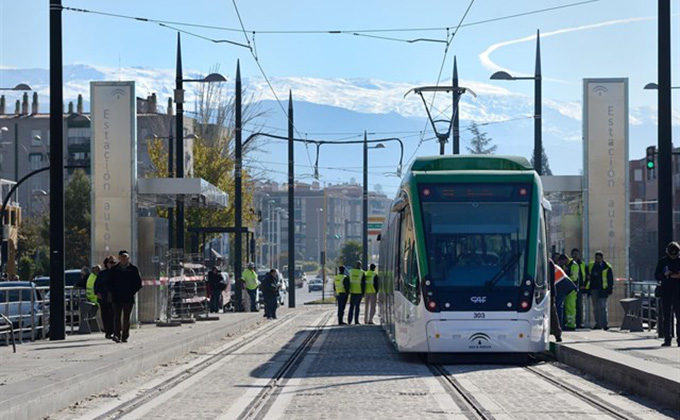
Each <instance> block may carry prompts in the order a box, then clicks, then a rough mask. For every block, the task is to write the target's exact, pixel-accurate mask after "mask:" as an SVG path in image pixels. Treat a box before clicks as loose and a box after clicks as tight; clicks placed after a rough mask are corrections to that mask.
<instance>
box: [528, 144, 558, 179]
mask: <svg viewBox="0 0 680 420" xmlns="http://www.w3.org/2000/svg"><path fill="white" fill-rule="evenodd" d="M530 162H531V166H534V155H531V159H530ZM541 166H542V167H543V175H548V176H552V174H553V173H552V170H550V163H549V162H548V155H546V154H545V148H544V147H541Z"/></svg>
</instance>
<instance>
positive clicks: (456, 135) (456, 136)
mask: <svg viewBox="0 0 680 420" xmlns="http://www.w3.org/2000/svg"><path fill="white" fill-rule="evenodd" d="M459 101H460V93H459V92H458V63H457V61H456V56H453V154H454V155H459V154H460V129H459V126H460V124H459V120H458V109H459V108H458V102H459Z"/></svg>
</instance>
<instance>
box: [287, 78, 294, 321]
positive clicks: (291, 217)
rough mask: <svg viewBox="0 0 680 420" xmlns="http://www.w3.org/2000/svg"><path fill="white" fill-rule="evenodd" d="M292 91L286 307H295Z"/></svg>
mask: <svg viewBox="0 0 680 420" xmlns="http://www.w3.org/2000/svg"><path fill="white" fill-rule="evenodd" d="M293 137H294V136H293V92H292V91H289V92H288V290H290V291H291V293H288V307H289V308H294V307H295V166H294V163H295V151H294V149H293Z"/></svg>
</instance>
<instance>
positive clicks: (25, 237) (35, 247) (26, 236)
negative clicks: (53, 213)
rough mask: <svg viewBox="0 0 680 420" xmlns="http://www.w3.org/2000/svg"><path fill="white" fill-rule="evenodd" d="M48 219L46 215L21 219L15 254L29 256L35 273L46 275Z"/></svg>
mask: <svg viewBox="0 0 680 420" xmlns="http://www.w3.org/2000/svg"><path fill="white" fill-rule="evenodd" d="M49 247H50V244H49V219H48V217H47V216H44V215H43V216H36V217H26V218H22V219H21V228H20V229H19V245H18V247H17V256H18V257H19V260H21V258H24V257H26V258H30V259H31V260H32V261H33V262H34V273H33V274H35V275H47V274H49V271H50V261H49Z"/></svg>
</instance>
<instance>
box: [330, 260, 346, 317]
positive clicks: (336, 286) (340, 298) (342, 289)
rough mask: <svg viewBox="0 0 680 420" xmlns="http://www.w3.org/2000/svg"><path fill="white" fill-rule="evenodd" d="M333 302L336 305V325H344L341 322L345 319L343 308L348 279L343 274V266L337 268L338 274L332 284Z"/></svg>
mask: <svg viewBox="0 0 680 420" xmlns="http://www.w3.org/2000/svg"><path fill="white" fill-rule="evenodd" d="M333 290H334V291H335V300H336V301H337V303H338V325H345V322H344V321H343V320H342V319H343V318H344V317H345V306H347V293H348V292H349V277H347V274H345V266H344V265H341V266H340V267H338V274H336V275H335V282H334V283H333Z"/></svg>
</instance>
